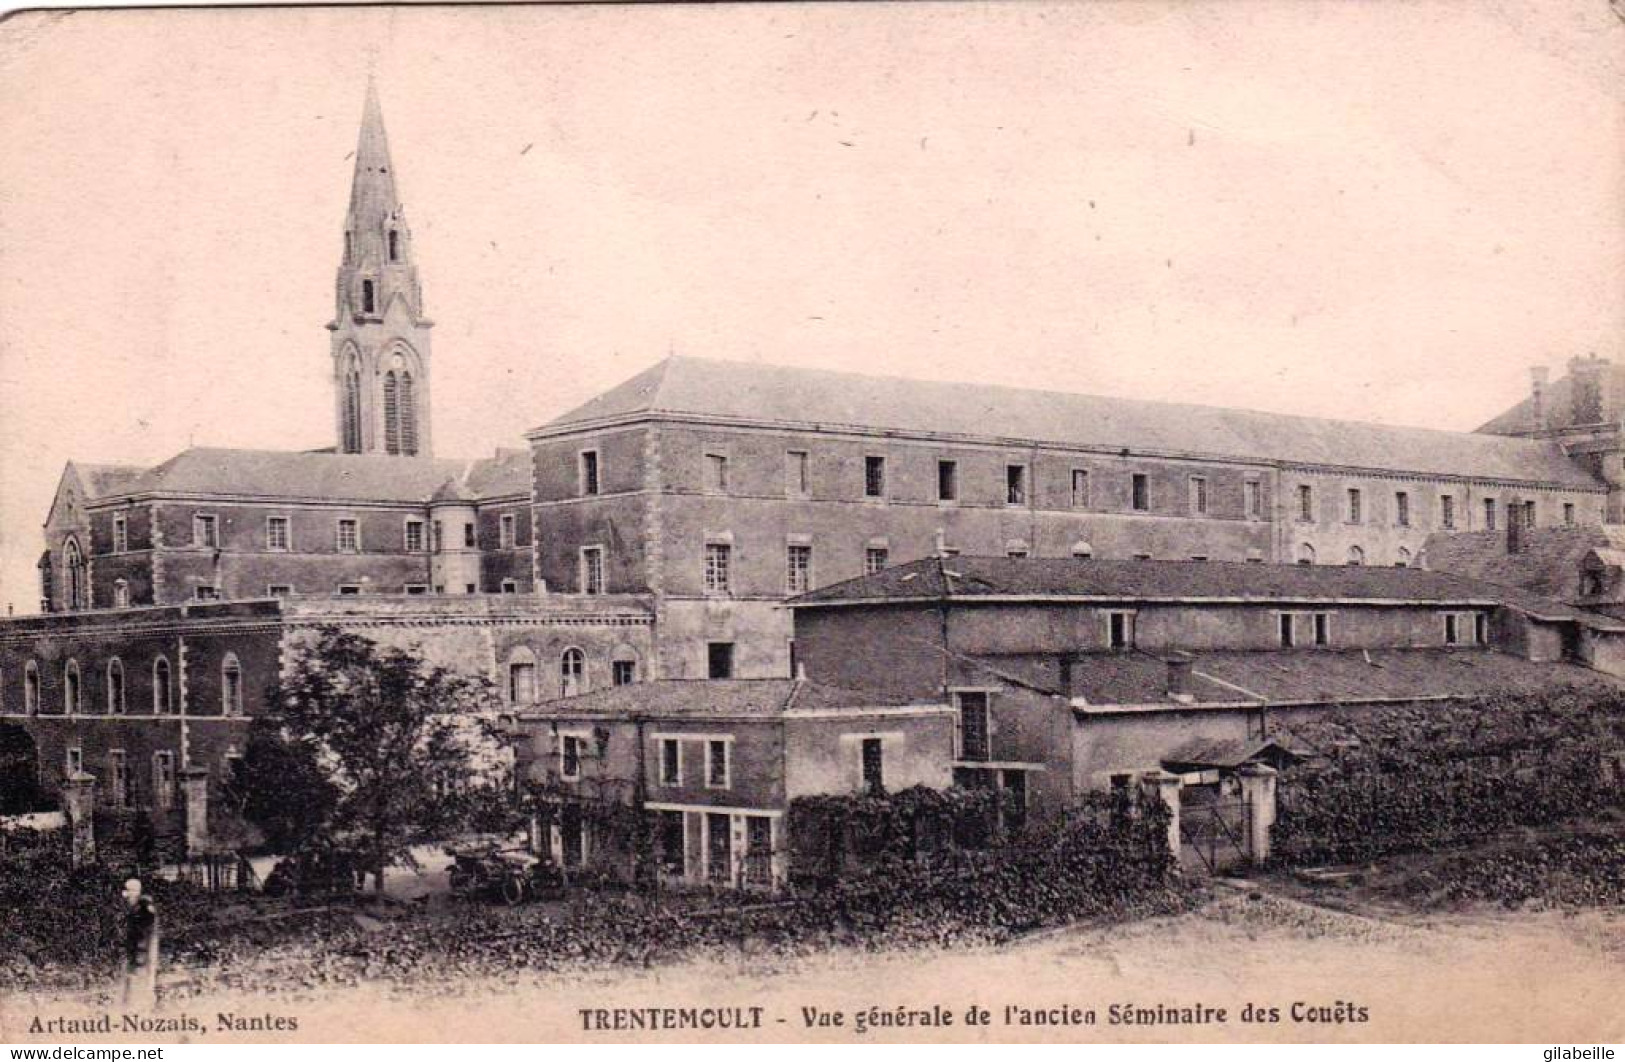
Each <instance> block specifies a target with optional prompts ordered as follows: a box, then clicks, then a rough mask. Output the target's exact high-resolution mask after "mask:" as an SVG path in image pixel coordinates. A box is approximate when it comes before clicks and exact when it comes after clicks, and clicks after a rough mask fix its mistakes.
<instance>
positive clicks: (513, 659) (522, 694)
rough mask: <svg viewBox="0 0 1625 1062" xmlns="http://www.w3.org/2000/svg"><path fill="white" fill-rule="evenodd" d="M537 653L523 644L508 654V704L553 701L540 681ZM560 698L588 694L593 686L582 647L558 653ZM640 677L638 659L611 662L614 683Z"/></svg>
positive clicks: (610, 675) (624, 684) (625, 684)
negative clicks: (543, 692)
mask: <svg viewBox="0 0 1625 1062" xmlns="http://www.w3.org/2000/svg"><path fill="white" fill-rule="evenodd" d="M536 668H537V664H536V654H535V653H533V652H531V651H530V650H529V649H526V648H524V647H522V646H521V647H520V648H517V649H515V650H513V651H512V652H511V653H509V654H508V703H509V704H535V703H537V702H538V701H541V700H550V699H552V698H551V697H543V696H542V690H541V686H540V684H539V683H538V681H537V670H536ZM558 676H559V681H558V686H557V689H558V693H557V694H556V696H559V697H574V696H576V695H577V694H581V693H586V692H588V691H589V690H590V689H591V685H590V684H589V683H588V681H587V655H586V654H585V653H583V652H582V651H581V650H580V649H577V648H575V647H574V646H572V647H571V648H568V649H566V650H565V651H564V652H563V653H562V654H560V656H559V671H558ZM637 680H638V664H637V661H636V660H630V659H619V660H611V661H610V664H609V681H610V685H612V686H630V685H631V684H632V683H634V682H636V681H637Z"/></svg>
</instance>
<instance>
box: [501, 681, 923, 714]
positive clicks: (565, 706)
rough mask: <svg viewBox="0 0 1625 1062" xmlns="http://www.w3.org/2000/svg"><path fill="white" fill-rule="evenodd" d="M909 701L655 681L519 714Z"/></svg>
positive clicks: (859, 707) (857, 707) (813, 688)
mask: <svg viewBox="0 0 1625 1062" xmlns="http://www.w3.org/2000/svg"><path fill="white" fill-rule="evenodd" d="M912 703H913V702H909V701H907V700H904V699H899V698H896V697H892V696H888V695H887V694H884V693H877V692H875V691H874V690H854V689H847V688H844V687H841V686H828V685H825V684H823V683H821V682H809V681H807V680H806V679H656V680H655V681H652V682H635V683H631V684H630V685H626V686H612V687H610V688H608V689H602V690H593V691H592V692H590V693H583V694H579V695H577V696H574V697H561V698H559V699H557V700H552V701H544V702H542V703H541V704H538V705H536V706H535V707H534V708H533V709H530V710H526V711H523V712H521V713H520V715H521V717H522V718H548V717H553V716H584V717H587V716H590V717H595V718H597V717H606V716H607V717H627V716H633V715H641V716H647V717H649V718H651V719H663V718H684V717H717V716H731V717H738V716H760V717H762V718H772V717H777V716H782V715H783V714H785V713H786V712H792V711H853V712H861V711H864V710H874V709H879V708H898V707H906V706H909V705H911V704H912Z"/></svg>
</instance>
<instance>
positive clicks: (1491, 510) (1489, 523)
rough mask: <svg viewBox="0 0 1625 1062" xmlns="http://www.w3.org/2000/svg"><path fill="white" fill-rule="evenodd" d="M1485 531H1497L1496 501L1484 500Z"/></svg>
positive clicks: (1491, 499) (1492, 499)
mask: <svg viewBox="0 0 1625 1062" xmlns="http://www.w3.org/2000/svg"><path fill="white" fill-rule="evenodd" d="M1484 530H1486V531H1494V530H1495V499H1494V498H1485V499H1484Z"/></svg>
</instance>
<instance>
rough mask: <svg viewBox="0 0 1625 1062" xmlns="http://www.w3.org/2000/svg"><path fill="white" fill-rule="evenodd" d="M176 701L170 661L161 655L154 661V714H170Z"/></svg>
mask: <svg viewBox="0 0 1625 1062" xmlns="http://www.w3.org/2000/svg"><path fill="white" fill-rule="evenodd" d="M174 703H175V702H174V693H173V691H172V687H171V686H170V681H169V661H168V660H166V659H164V658H163V657H161V656H160V657H159V658H158V659H156V660H154V661H153V662H152V714H153V715H168V714H169V712H170V709H171V707H172V706H173V705H174Z"/></svg>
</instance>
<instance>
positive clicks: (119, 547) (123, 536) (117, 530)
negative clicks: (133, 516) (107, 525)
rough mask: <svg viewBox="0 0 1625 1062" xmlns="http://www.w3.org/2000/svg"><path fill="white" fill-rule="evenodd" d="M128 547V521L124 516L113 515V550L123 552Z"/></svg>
mask: <svg viewBox="0 0 1625 1062" xmlns="http://www.w3.org/2000/svg"><path fill="white" fill-rule="evenodd" d="M129 548H130V523H129V520H127V519H126V518H125V517H122V516H115V517H113V552H114V553H124V552H126V551H128V550H129Z"/></svg>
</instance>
